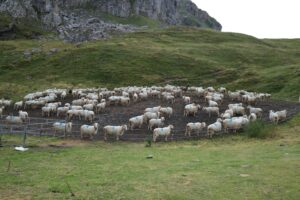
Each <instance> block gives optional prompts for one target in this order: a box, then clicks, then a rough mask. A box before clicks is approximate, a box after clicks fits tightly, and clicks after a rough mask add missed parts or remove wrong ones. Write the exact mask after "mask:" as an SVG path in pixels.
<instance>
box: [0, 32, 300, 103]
mask: <svg viewBox="0 0 300 200" xmlns="http://www.w3.org/2000/svg"><path fill="white" fill-rule="evenodd" d="M295 44H300V40H298V39H294V40H259V39H257V38H254V37H251V36H247V35H243V34H237V33H222V32H217V31H212V30H206V29H197V28H187V27H172V28H168V29H163V30H162V29H159V30H156V29H152V30H147V31H140V32H136V33H130V34H126V35H120V36H118V37H114V38H113V39H110V40H105V41H96V42H95V41H93V42H88V43H85V44H82V45H81V46H80V47H77V46H75V45H72V44H66V43H63V42H61V41H42V40H12V41H0V57H1V59H0V70H1V73H0V96H2V95H3V94H5V95H6V96H10V97H13V98H14V99H17V98H20V95H24V94H25V93H28V92H32V91H33V90H40V89H46V88H49V87H79V86H80V87H84V86H96V87H98V86H101V87H115V86H124V85H152V84H165V83H171V84H178V85H186V84H190V85H203V86H211V85H213V86H216V87H218V86H225V87H228V88H229V89H231V90H234V89H247V90H252V91H258V92H269V93H272V95H273V98H277V99H285V100H295V101H296V100H297V99H298V96H299V93H300V87H298V85H299V84H300V76H299V74H300V71H299V68H300V56H299V52H300V45H295ZM36 47H39V48H41V49H42V51H41V52H40V53H35V54H33V56H31V58H29V59H27V58H24V55H23V52H24V51H25V50H31V49H32V48H36ZM51 48H59V49H60V51H59V52H58V53H55V54H53V55H48V54H47V53H48V52H49V49H51ZM8 85H9V86H10V87H8Z"/></svg>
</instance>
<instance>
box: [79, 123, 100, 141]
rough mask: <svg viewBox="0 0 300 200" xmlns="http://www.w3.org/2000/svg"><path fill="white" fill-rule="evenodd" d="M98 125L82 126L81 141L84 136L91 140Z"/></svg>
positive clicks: (95, 133) (96, 131)
mask: <svg viewBox="0 0 300 200" xmlns="http://www.w3.org/2000/svg"><path fill="white" fill-rule="evenodd" d="M98 126H99V124H98V123H94V124H93V125H92V126H89V125H82V126H81V127H80V136H81V139H83V136H84V135H89V136H90V138H91V139H93V137H94V135H97V133H98Z"/></svg>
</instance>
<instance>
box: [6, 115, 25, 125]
mask: <svg viewBox="0 0 300 200" xmlns="http://www.w3.org/2000/svg"><path fill="white" fill-rule="evenodd" d="M5 120H6V122H7V123H9V124H22V123H23V119H22V118H21V117H19V116H7V117H6V118H5Z"/></svg>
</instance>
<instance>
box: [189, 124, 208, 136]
mask: <svg viewBox="0 0 300 200" xmlns="http://www.w3.org/2000/svg"><path fill="white" fill-rule="evenodd" d="M205 127H206V123H205V122H202V123H201V122H196V123H188V124H187V125H186V128H185V136H187V135H188V136H190V137H191V132H193V131H195V132H196V133H197V135H198V136H199V134H200V131H201V130H203V129H204V128H205Z"/></svg>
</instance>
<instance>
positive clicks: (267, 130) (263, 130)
mask: <svg viewBox="0 0 300 200" xmlns="http://www.w3.org/2000/svg"><path fill="white" fill-rule="evenodd" d="M244 134H245V135H247V136H248V137H250V138H260V139H266V138H272V137H274V136H275V132H274V126H273V125H270V124H266V122H264V121H262V120H256V121H255V122H250V123H249V124H248V125H247V126H246V128H245V132H244Z"/></svg>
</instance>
